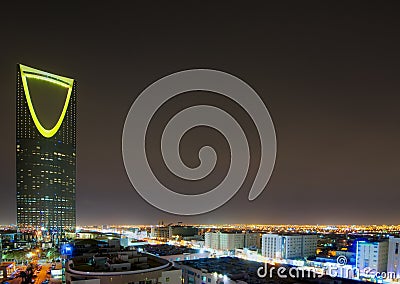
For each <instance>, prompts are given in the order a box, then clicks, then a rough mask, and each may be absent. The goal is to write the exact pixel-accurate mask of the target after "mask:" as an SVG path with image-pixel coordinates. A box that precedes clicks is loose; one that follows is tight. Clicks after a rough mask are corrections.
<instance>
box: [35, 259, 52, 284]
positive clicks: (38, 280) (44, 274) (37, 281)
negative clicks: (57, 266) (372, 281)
mask: <svg viewBox="0 0 400 284" xmlns="http://www.w3.org/2000/svg"><path fill="white" fill-rule="evenodd" d="M50 267H51V264H48V263H46V264H43V265H42V270H41V271H40V272H39V273H38V274H37V278H35V284H41V283H42V282H43V281H44V280H46V279H49V280H50V274H47V270H49V269H50Z"/></svg>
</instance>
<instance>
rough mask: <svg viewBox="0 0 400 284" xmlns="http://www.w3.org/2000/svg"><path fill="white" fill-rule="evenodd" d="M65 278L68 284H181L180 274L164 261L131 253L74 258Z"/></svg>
mask: <svg viewBox="0 0 400 284" xmlns="http://www.w3.org/2000/svg"><path fill="white" fill-rule="evenodd" d="M65 277H66V283H67V284H76V283H78V282H75V281H79V283H81V282H82V284H83V283H86V282H88V284H90V283H92V282H93V281H96V283H97V284H111V283H112V284H126V283H134V284H136V283H146V284H156V283H162V284H164V283H165V284H181V278H182V272H181V271H180V270H178V269H175V268H173V264H172V262H170V261H168V260H166V259H163V258H159V257H156V256H154V255H150V254H146V253H139V252H137V251H135V250H130V251H120V252H113V253H106V254H95V255H93V256H79V257H74V258H72V259H70V260H69V261H68V262H67V265H66V268H65ZM92 284H95V283H92Z"/></svg>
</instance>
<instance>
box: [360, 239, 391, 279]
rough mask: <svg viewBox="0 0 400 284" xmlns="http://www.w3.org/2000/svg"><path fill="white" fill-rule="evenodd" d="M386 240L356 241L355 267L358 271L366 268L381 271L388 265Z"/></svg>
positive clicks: (387, 243) (387, 244)
mask: <svg viewBox="0 0 400 284" xmlns="http://www.w3.org/2000/svg"><path fill="white" fill-rule="evenodd" d="M388 248H389V242H388V241H380V242H367V241H358V242H357V250H356V267H357V268H358V269H359V270H360V271H364V270H365V269H366V268H367V269H370V270H374V271H376V272H379V273H382V272H386V269H387V265H388Z"/></svg>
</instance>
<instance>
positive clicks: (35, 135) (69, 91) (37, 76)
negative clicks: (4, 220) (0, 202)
mask: <svg viewBox="0 0 400 284" xmlns="http://www.w3.org/2000/svg"><path fill="white" fill-rule="evenodd" d="M16 127H17V131H16V138H17V143H16V144H17V145H16V146H17V149H16V150H17V161H16V166H17V167H16V171H17V172H16V174H17V175H16V176H17V223H18V227H19V228H20V229H33V230H37V231H40V232H43V233H45V234H48V235H58V236H62V235H63V234H64V233H65V232H74V231H75V227H76V214H75V183H76V82H75V81H74V80H73V79H69V78H66V77H62V76H58V75H55V74H51V73H48V72H44V71H40V70H37V69H34V68H30V67H27V66H24V65H20V64H19V65H17V119H16Z"/></svg>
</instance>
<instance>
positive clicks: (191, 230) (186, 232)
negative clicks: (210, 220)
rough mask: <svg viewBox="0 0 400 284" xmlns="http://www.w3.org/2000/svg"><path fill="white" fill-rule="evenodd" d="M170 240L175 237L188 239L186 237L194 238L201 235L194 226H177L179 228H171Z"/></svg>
mask: <svg viewBox="0 0 400 284" xmlns="http://www.w3.org/2000/svg"><path fill="white" fill-rule="evenodd" d="M168 229H169V233H168V235H169V238H173V237H180V238H186V237H193V236H196V235H198V234H199V229H198V228H196V227H193V226H182V225H177V226H169V228H168Z"/></svg>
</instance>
